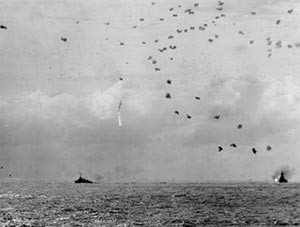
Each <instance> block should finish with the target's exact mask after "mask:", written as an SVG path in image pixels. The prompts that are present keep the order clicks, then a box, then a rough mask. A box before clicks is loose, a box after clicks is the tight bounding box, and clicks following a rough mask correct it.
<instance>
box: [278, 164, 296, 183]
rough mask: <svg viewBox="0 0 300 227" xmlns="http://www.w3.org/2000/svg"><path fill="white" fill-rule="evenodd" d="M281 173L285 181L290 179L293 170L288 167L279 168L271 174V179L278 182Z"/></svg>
mask: <svg viewBox="0 0 300 227" xmlns="http://www.w3.org/2000/svg"><path fill="white" fill-rule="evenodd" d="M281 172H283V175H284V177H285V178H286V179H290V178H291V177H292V176H293V175H294V173H295V168H292V167H289V166H281V167H280V168H278V169H277V170H275V172H274V173H273V174H272V179H273V180H274V181H276V180H278V179H279V177H280V174H281Z"/></svg>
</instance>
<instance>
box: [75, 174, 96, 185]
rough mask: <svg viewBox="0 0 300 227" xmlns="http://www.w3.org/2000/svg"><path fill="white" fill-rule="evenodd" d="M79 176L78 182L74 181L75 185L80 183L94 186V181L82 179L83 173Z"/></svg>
mask: <svg viewBox="0 0 300 227" xmlns="http://www.w3.org/2000/svg"><path fill="white" fill-rule="evenodd" d="M79 174H80V176H79V178H78V179H77V180H75V181H74V182H75V184H80V183H88V184H92V183H93V181H90V180H88V179H85V178H83V177H81V173H79Z"/></svg>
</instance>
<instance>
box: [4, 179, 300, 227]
mask: <svg viewBox="0 0 300 227" xmlns="http://www.w3.org/2000/svg"><path fill="white" fill-rule="evenodd" d="M299 193H300V184H295V183H293V184H273V183H222V184H221V183H220V184H217V183H197V184H191V183H190V184H184V183H178V184H175V183H172V184H167V183H164V184H163V183H160V184H159V183H119V184H118V183H115V184H73V183H54V182H0V226H120V227H121V226H123V227H124V226H233V225H235V226H276V225H285V226H297V225H300V194H299Z"/></svg>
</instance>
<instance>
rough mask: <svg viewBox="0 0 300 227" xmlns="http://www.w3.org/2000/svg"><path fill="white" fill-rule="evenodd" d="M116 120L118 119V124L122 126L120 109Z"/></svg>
mask: <svg viewBox="0 0 300 227" xmlns="http://www.w3.org/2000/svg"><path fill="white" fill-rule="evenodd" d="M118 120H119V126H120V127H121V126H122V122H121V113H120V111H118Z"/></svg>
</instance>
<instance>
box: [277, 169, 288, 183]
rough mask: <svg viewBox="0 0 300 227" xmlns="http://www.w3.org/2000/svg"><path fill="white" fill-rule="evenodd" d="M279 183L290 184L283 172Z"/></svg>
mask: <svg viewBox="0 0 300 227" xmlns="http://www.w3.org/2000/svg"><path fill="white" fill-rule="evenodd" d="M278 182H279V183H287V182H288V180H287V179H285V177H284V174H283V171H281V174H280V177H279V179H278Z"/></svg>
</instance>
